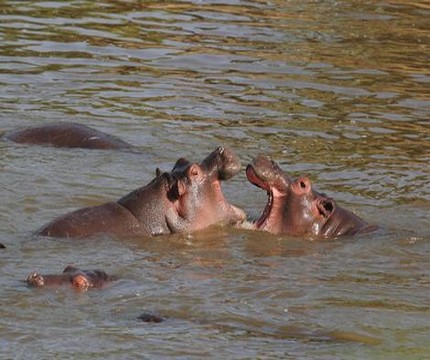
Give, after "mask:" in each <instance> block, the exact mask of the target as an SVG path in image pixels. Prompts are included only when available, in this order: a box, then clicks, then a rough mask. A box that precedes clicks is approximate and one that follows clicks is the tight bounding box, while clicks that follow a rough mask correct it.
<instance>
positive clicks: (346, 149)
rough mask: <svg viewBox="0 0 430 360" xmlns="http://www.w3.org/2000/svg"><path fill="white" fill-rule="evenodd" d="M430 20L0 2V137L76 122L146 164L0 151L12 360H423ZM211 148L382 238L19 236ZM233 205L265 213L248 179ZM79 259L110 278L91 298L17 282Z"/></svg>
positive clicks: (315, 6)
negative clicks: (286, 178)
mask: <svg viewBox="0 0 430 360" xmlns="http://www.w3.org/2000/svg"><path fill="white" fill-rule="evenodd" d="M429 17H430V7H429V5H428V3H427V2H425V1H422V2H419V1H400V0H399V1H373V2H362V1H326V2H303V1H277V0H274V1H271V2H265V1H224V0H220V1H194V2H191V1H177V2H175V1H165V2H158V1H145V2H135V1H105V2H103V1H97V2H93V1H87V0H82V1H74V2H61V1H49V2H48V1H47V2H43V1H20V2H16V1H3V2H2V3H1V4H0V39H1V42H0V96H1V101H0V110H1V111H0V126H1V128H2V130H5V131H8V130H11V129H15V128H18V127H24V126H27V125H37V124H44V123H48V122H51V121H75V122H79V123H82V124H87V125H89V126H92V127H95V128H97V129H99V130H102V131H106V132H109V133H111V134H115V135H117V136H120V137H121V138H123V139H124V140H126V141H128V142H131V143H133V144H134V145H135V146H136V147H137V148H138V149H139V151H140V153H127V152H115V151H86V150H63V149H54V148H45V147H27V146H18V145H15V144H12V143H10V142H6V141H1V142H0V169H1V172H0V186H1V192H0V194H1V195H0V196H1V198H0V242H2V243H3V244H5V245H6V247H7V248H6V249H5V250H0V268H1V270H0V271H1V277H0V303H1V307H0V324H1V326H0V345H1V349H2V350H1V352H2V357H4V358H15V359H19V358H28V357H29V356H30V355H31V357H32V358H34V359H36V358H39V359H45V358H54V357H57V358H79V359H90V358H102V357H103V358H106V359H118V358H124V359H126V358H127V359H129V358H157V357H158V358H167V357H177V358H184V359H185V358H186V359H188V358H199V359H200V358H235V359H245V358H256V357H259V358H282V359H286V358H287V359H297V358H300V359H358V358H363V359H365V358H367V359H370V358H371V359H387V358H390V359H424V358H427V357H428V356H429V354H430V345H429V341H428V340H429V336H428V334H429V332H430V300H429V299H430V298H429V294H430V291H429V290H430V277H429V276H430V261H429V258H430V245H429V240H430V220H429V210H430V177H429V161H430V125H429V124H430V123H429V121H430V100H429V82H430V73H429V56H430V49H429V46H430V29H429V22H428V19H429ZM221 143H222V144H226V145H229V146H231V147H232V148H233V149H235V151H236V152H237V153H238V154H239V156H240V157H241V159H242V161H243V165H246V163H247V162H248V161H250V160H251V159H252V158H253V157H254V156H255V155H257V154H259V153H267V154H271V155H272V156H273V158H274V159H275V160H277V161H278V162H279V163H280V164H281V165H282V167H284V168H285V169H286V170H288V171H290V172H291V173H292V174H293V175H298V174H306V175H308V176H309V177H310V178H311V180H312V181H313V182H314V184H315V187H316V188H318V189H319V190H321V191H324V192H326V193H328V194H330V195H331V196H333V197H334V198H335V199H337V200H338V202H340V203H341V204H342V205H344V206H345V207H348V208H350V209H352V210H353V211H355V212H356V213H358V214H359V215H361V216H362V217H364V218H365V219H367V220H369V221H370V222H374V223H378V224H379V225H381V230H380V231H379V232H376V233H372V234H368V235H365V236H361V237H358V238H355V239H345V240H336V241H330V242H325V243H314V242H309V241H305V240H303V239H294V238H286V237H275V236H270V235H267V234H264V233H260V232H259V233H255V232H251V231H246V230H237V229H209V230H208V231H204V232H202V233H198V234H192V235H179V236H176V235H175V236H171V237H160V238H155V239H152V240H141V241H137V240H132V239H130V240H129V241H118V240H115V239H108V238H100V239H98V240H94V241H91V242H88V241H66V240H61V241H58V240H43V239H38V240H35V239H33V238H32V237H31V232H32V231H34V230H35V229H37V228H38V227H39V226H41V225H42V224H43V223H45V222H47V221H49V220H50V219H52V218H53V217H54V216H57V215H59V214H62V213H65V212H67V211H71V210H73V209H76V208H80V207H83V206H88V205H95V204H99V203H101V202H104V201H108V200H112V199H116V198H119V197H120V196H122V195H124V194H126V193H127V192H129V191H131V190H132V189H134V188H137V187H138V186H141V185H143V184H145V183H147V182H148V181H150V180H151V178H152V177H153V176H154V171H155V168H156V167H157V166H158V167H160V168H162V169H164V170H169V169H170V168H171V166H172V164H173V163H174V162H175V160H176V159H177V158H178V157H180V156H185V157H187V158H190V159H191V160H196V161H198V160H200V159H202V158H203V157H204V156H205V155H206V154H208V153H209V152H210V151H212V150H213V149H214V148H215V147H216V146H218V145H219V144H221ZM224 189H225V193H226V195H227V197H228V198H229V199H230V200H231V202H233V203H234V204H236V205H239V206H241V207H243V208H244V209H245V210H246V211H247V212H248V213H250V215H251V216H256V215H257V214H258V213H259V212H260V211H261V210H262V209H263V206H264V204H265V201H266V196H265V194H264V193H263V192H262V191H259V190H258V189H257V188H254V187H253V186H252V185H250V184H249V183H247V181H246V179H245V176H244V174H243V172H242V173H241V174H240V175H239V176H237V177H236V178H234V179H233V180H232V181H230V182H229V183H227V184H225V187H224ZM70 263H73V264H76V265H78V266H80V267H82V268H102V269H104V270H105V271H106V272H108V273H112V274H116V275H118V276H119V277H120V278H121V280H119V281H118V282H117V283H115V284H113V285H112V286H110V287H108V288H106V289H104V290H103V291H97V290H96V291H90V292H88V293H85V294H76V293H74V292H71V291H67V290H59V291H50V292H45V291H39V290H34V289H28V288H27V287H26V286H25V285H24V284H23V282H22V280H24V279H25V278H26V277H27V275H28V274H29V273H30V272H32V271H34V270H39V271H46V272H60V271H62V269H63V268H64V266H65V265H67V264H70ZM143 312H151V313H156V314H159V315H160V316H163V317H165V318H166V319H167V320H166V321H164V322H162V323H156V324H145V323H142V322H140V321H139V320H137V317H138V316H139V315H140V314H141V313H143Z"/></svg>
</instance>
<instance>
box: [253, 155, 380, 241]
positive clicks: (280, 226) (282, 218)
mask: <svg viewBox="0 0 430 360" xmlns="http://www.w3.org/2000/svg"><path fill="white" fill-rule="evenodd" d="M246 176H247V178H248V180H249V181H250V182H251V183H252V184H254V185H256V186H258V187H260V188H261V189H264V190H266V191H267V194H268V202H267V205H266V207H265V209H264V211H263V213H262V214H261V216H260V218H259V219H258V220H257V221H256V222H255V223H254V227H255V228H256V229H259V230H265V231H269V232H271V233H273V234H285V235H292V236H305V237H311V238H319V239H324V238H325V239H327V238H335V237H339V236H343V235H354V234H357V233H362V232H368V231H372V230H375V229H376V228H377V227H376V226H372V225H369V224H368V223H366V222H365V221H364V220H362V219H361V218H359V217H358V216H357V215H355V214H353V213H352V212H350V211H348V210H346V209H343V208H341V207H340V206H338V205H337V203H336V202H335V201H334V200H333V199H331V198H329V197H327V196H326V195H325V194H321V193H318V192H316V191H314V190H313V188H312V185H311V182H310V180H309V179H308V178H306V177H299V178H297V179H295V180H293V179H291V178H290V176H288V174H287V173H285V172H284V171H282V170H281V168H280V167H279V166H278V164H276V163H275V162H274V161H272V160H271V159H270V158H269V157H268V156H263V155H260V156H258V157H257V158H255V159H254V160H253V161H252V162H251V163H250V164H249V165H248V166H247V168H246Z"/></svg>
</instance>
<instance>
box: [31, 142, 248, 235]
mask: <svg viewBox="0 0 430 360" xmlns="http://www.w3.org/2000/svg"><path fill="white" fill-rule="evenodd" d="M239 170H240V161H239V158H238V157H237V156H236V155H235V154H234V153H233V152H232V151H231V150H230V149H227V148H224V147H219V148H217V149H216V150H215V151H213V152H212V153H211V154H210V155H209V156H208V157H206V159H204V160H203V161H202V162H201V163H200V164H197V163H190V162H189V161H188V160H186V159H183V158H181V159H179V160H178V161H177V163H176V165H175V166H174V168H173V170H172V171H171V172H170V173H168V172H164V173H162V172H161V171H159V170H158V169H157V173H156V177H155V178H154V179H153V180H152V181H151V182H150V183H149V184H148V185H146V186H143V187H141V188H139V189H137V190H134V191H132V192H131V193H129V194H127V195H125V196H124V197H122V198H120V199H119V200H118V201H115V202H108V203H105V204H102V205H99V206H91V207H86V208H82V209H79V210H76V211H73V212H71V213H68V214H66V215H63V216H60V217H58V218H56V219H54V220H52V221H51V222H50V223H48V224H46V225H45V226H43V227H42V228H41V229H39V230H38V231H37V232H36V235H41V236H51V237H60V238H84V237H89V236H91V235H95V234H109V235H113V236H118V237H122V236H154V235H161V234H171V233H179V232H193V231H196V230H201V229H203V228H205V227H208V226H210V225H213V224H218V223H223V224H236V223H239V222H241V221H243V220H244V219H245V214H244V212H243V211H242V210H241V209H239V208H236V207H235V206H233V205H231V204H229V203H228V202H227V200H226V199H225V197H224V195H223V193H222V190H221V184H220V182H221V181H222V180H227V179H229V178H231V177H232V176H234V175H236V174H237V173H238V172H239Z"/></svg>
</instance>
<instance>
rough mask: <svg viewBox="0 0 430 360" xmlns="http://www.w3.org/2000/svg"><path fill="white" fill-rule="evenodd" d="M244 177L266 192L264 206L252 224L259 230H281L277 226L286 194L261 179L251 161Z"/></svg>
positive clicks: (280, 219)
mask: <svg viewBox="0 0 430 360" xmlns="http://www.w3.org/2000/svg"><path fill="white" fill-rule="evenodd" d="M246 177H247V178H248V180H249V181H250V182H251V183H252V184H253V185H255V186H257V187H259V188H261V189H263V190H266V192H267V203H266V206H265V207H264V210H263V212H262V214H261V215H260V217H259V218H258V219H257V220H256V221H254V226H255V227H256V228H257V229H260V230H267V231H271V232H281V229H280V228H279V227H280V224H282V213H283V211H282V210H281V209H282V208H283V204H284V203H285V200H286V197H287V194H286V193H285V192H283V191H280V190H279V189H278V188H277V187H275V186H272V185H271V184H269V183H268V182H267V181H265V180H263V179H262V178H261V175H260V174H259V173H258V172H257V169H256V168H255V167H254V164H253V163H251V164H249V165H248V166H247V167H246ZM278 228H279V229H278Z"/></svg>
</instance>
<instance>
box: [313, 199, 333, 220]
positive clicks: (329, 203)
mask: <svg viewBox="0 0 430 360" xmlns="http://www.w3.org/2000/svg"><path fill="white" fill-rule="evenodd" d="M335 206H336V203H335V202H334V200H333V199H330V198H326V199H323V200H321V201H318V205H317V207H318V211H319V213H320V214H321V215H322V216H324V217H325V218H328V217H330V215H331V214H333V211H334V208H335Z"/></svg>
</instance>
